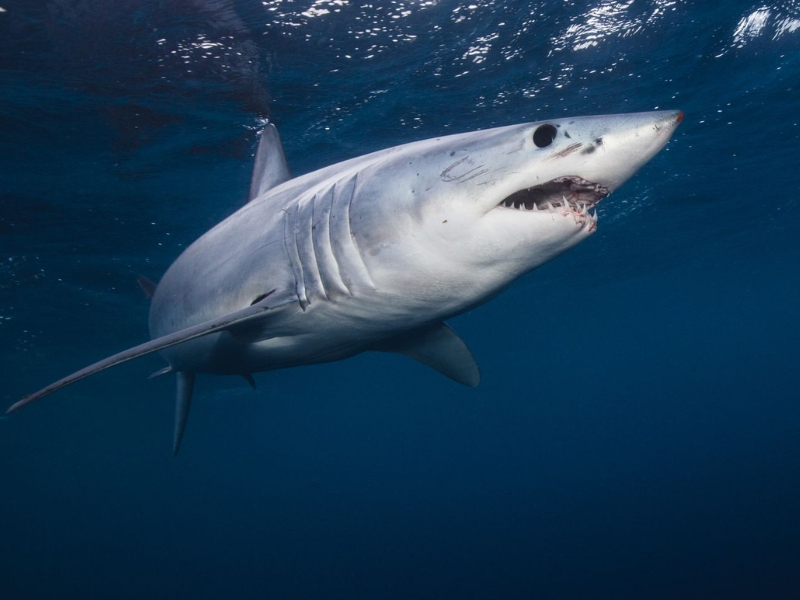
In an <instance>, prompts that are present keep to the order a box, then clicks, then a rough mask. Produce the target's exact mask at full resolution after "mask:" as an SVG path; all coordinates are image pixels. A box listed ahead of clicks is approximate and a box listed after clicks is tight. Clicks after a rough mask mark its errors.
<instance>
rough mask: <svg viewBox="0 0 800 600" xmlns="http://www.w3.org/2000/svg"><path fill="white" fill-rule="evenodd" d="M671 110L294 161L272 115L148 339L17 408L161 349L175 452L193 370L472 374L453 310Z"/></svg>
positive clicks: (566, 245)
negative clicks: (331, 365) (397, 358)
mask: <svg viewBox="0 0 800 600" xmlns="http://www.w3.org/2000/svg"><path fill="white" fill-rule="evenodd" d="M682 119H683V113H682V112H681V111H677V110H675V111H654V112H644V113H632V114H618V115H602V116H587V117H574V118H557V119H551V120H546V121H539V122H534V123H523V124H517V125H511V126H505V127H498V128H492V129H486V130H479V131H473V132H469V133H461V134H454V135H447V136H443V137H437V138H433V139H428V140H422V141H416V142H411V143H407V144H403V145H400V146H395V147H391V148H388V149H385V150H380V151H377V152H373V153H370V154H366V155H364V156H360V157H357V158H352V159H349V160H345V161H343V162H339V163H336V164H333V165H330V166H327V167H324V168H321V169H319V170H317V171H313V172H311V173H307V174H305V175H302V176H298V177H292V176H291V172H290V170H289V167H288V165H287V161H286V158H285V154H284V149H283V144H282V142H281V139H280V136H279V134H278V131H277V129H276V128H275V126H274V125H273V124H268V125H267V126H266V127H265V128H264V130H263V131H262V133H261V136H260V140H259V143H258V147H257V150H256V155H255V166H254V169H253V175H252V179H251V185H250V194H249V201H248V202H247V204H245V205H244V206H243V207H242V208H240V209H239V210H238V211H236V212H234V213H233V214H232V215H231V216H229V217H228V218H226V219H225V220H223V221H222V222H220V223H219V224H217V225H216V226H215V227H213V228H212V229H211V230H209V231H208V232H207V233H205V234H204V235H203V236H202V237H200V238H199V239H198V240H196V241H195V242H194V243H193V244H191V245H190V246H188V247H187V248H186V250H185V251H184V252H183V253H182V254H181V255H180V256H179V257H178V258H177V259H176V260H175V262H174V263H173V264H172V265H171V266H170V267H169V268H168V269H167V271H166V273H165V274H164V275H163V277H162V278H161V280H160V281H159V282H158V284H156V283H154V282H152V281H150V280H148V279H145V278H143V277H140V278H139V282H140V285H141V287H142V289H143V290H144V291H145V293H146V294H147V295H148V296H149V297H150V298H151V304H150V315H149V328H150V334H151V340H150V341H148V342H145V343H143V344H140V345H138V346H135V347H132V348H129V349H127V350H124V351H122V352H119V353H118V354H115V355H113V356H110V357H107V358H105V359H103V360H100V361H98V362H96V363H94V364H91V365H89V366H87V367H85V368H83V369H81V370H79V371H76V372H75V373H72V374H70V375H68V376H66V377H64V378H63V379H60V380H58V381H56V382H54V383H52V384H50V385H48V386H47V387H44V388H42V389H41V390H39V391H38V392H35V393H33V394H29V395H26V396H24V397H23V398H22V399H21V400H20V401H18V402H17V403H15V404H13V405H12V406H11V407H10V408H9V409H8V411H7V412H9V413H10V412H13V411H15V410H17V409H19V408H20V407H22V406H24V405H26V404H29V403H31V402H33V401H35V400H38V399H39V398H42V397H43V396H46V395H48V394H50V393H52V392H55V391H56V390H59V389H61V388H63V387H65V386H67V385H70V384H72V383H75V382H76V381H79V380H81V379H83V378H85V377H88V376H90V375H93V374H95V373H98V372H100V371H103V370H105V369H107V368H109V367H112V366H114V365H118V364H120V363H123V362H126V361H129V360H132V359H134V358H137V357H140V356H144V355H146V354H150V353H153V352H158V353H160V355H161V356H162V357H163V358H164V359H165V361H166V363H167V365H166V366H165V367H164V368H163V369H161V370H159V371H156V373H154V374H153V375H151V377H153V376H161V375H167V374H172V375H174V376H175V378H176V381H177V391H176V403H175V425H174V431H173V453H174V454H177V452H178V449H179V447H180V445H181V440H182V438H183V434H184V430H185V426H186V422H187V418H188V415H189V409H190V406H191V402H192V397H193V390H194V383H195V377H196V374H198V373H211V374H217V375H236V376H241V377H244V378H245V379H246V380H247V381H248V382H249V383H250V384H251V385H252V386H254V387H255V380H254V378H253V373H258V372H262V371H270V370H274V369H282V368H287V367H294V366H300V365H311V364H315V363H323V362H330V361H337V360H341V359H346V358H348V357H352V356H354V355H357V354H359V353H362V352H368V351H374V352H390V353H396V354H401V355H405V356H408V357H411V358H413V359H415V360H417V361H419V362H421V363H423V364H425V365H427V366H429V367H431V368H433V369H435V370H437V371H439V372H440V373H442V374H444V375H446V376H447V377H450V378H451V379H453V380H455V381H456V382H458V383H460V384H463V385H466V386H469V387H474V386H477V385H478V383H479V381H480V371H479V368H478V365H477V363H476V361H475V359H474V357H473V355H472V353H471V352H470V350H469V348H468V347H467V345H466V344H465V343H464V341H463V340H462V339H461V338H460V337H459V336H458V335H457V334H456V333H455V332H454V331H453V330H452V329H451V328H450V327H449V326H448V325H447V323H446V321H447V320H448V319H450V318H452V317H454V316H456V315H459V314H461V313H464V312H466V311H469V310H470V309H472V308H474V307H476V306H479V305H481V304H483V303H485V302H487V301H488V300H490V299H491V298H493V297H494V296H496V295H498V294H499V293H500V292H502V291H503V290H504V289H506V288H507V287H508V286H509V285H511V284H512V283H513V282H514V281H516V280H517V279H519V278H520V277H522V276H523V275H525V274H527V273H529V272H530V271H532V270H533V269H535V268H536V267H538V266H539V265H541V264H543V263H545V262H547V261H549V260H551V259H553V258H555V257H556V256H558V255H559V254H561V253H563V252H565V251H566V250H568V249H570V248H572V247H573V246H575V245H576V244H578V243H580V242H581V241H583V240H585V239H586V238H588V237H589V236H590V235H592V233H594V231H595V230H596V229H597V223H598V217H597V211H596V206H597V205H598V203H599V202H600V201H602V200H603V199H605V198H606V197H608V196H609V195H610V194H611V193H612V192H614V191H615V190H617V189H618V188H619V187H620V186H621V185H622V184H623V183H624V182H625V181H627V180H628V179H629V178H630V177H631V176H633V175H634V174H635V173H636V172H637V171H638V170H639V169H640V168H641V167H642V166H643V165H644V164H645V163H647V162H648V161H649V160H650V159H652V158H653V157H654V156H655V155H656V154H657V153H658V152H659V151H660V150H661V149H662V148H663V147H664V146H665V145H666V144H667V142H668V140H669V139H670V137H671V136H672V134H673V132H674V131H675V129H676V127H677V126H678V124H679V123H680V122H681V120H682Z"/></svg>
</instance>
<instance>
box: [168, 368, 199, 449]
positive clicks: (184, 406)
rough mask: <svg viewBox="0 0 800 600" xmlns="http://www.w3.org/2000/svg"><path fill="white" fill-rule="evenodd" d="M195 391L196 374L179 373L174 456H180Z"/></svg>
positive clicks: (173, 441) (189, 372)
mask: <svg viewBox="0 0 800 600" xmlns="http://www.w3.org/2000/svg"><path fill="white" fill-rule="evenodd" d="M193 390H194V373H192V372H191V371H178V386H177V393H176V396H175V434H174V436H173V438H172V455H173V456H177V455H178V449H179V448H180V447H181V439H183V432H184V430H185V429H186V419H188V418H189V407H190V406H191V405H192V391H193Z"/></svg>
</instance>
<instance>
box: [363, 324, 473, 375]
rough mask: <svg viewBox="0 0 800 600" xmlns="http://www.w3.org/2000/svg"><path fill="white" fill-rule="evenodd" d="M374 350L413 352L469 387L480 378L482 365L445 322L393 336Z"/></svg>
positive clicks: (416, 356)
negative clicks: (479, 366)
mask: <svg viewBox="0 0 800 600" xmlns="http://www.w3.org/2000/svg"><path fill="white" fill-rule="evenodd" d="M373 350H377V351H378V352H397V353H398V354H404V355H406V356H410V357H411V358H414V359H416V360H418V361H419V362H421V363H423V364H426V365H428V366H429V367H431V368H433V369H436V370H437V371H439V372H440V373H441V374H442V375H447V376H448V377H449V378H450V379H453V380H454V381H457V382H458V383H462V384H464V385H467V386H469V387H475V386H477V385H478V383H480V380H481V373H480V369H479V368H478V364H477V363H476V362H475V358H474V357H473V356H472V352H470V351H469V348H467V345H466V344H465V343H464V340H462V339H461V338H460V337H458V334H456V332H455V331H453V330H452V329H450V327H449V326H448V325H447V324H446V323H444V322H442V323H436V324H435V325H431V326H429V327H425V328H423V329H415V330H413V331H410V332H408V333H404V334H403V335H401V336H398V337H394V338H391V339H389V340H386V341H384V342H381V343H380V344H378V345H377V346H376V347H374V348H373Z"/></svg>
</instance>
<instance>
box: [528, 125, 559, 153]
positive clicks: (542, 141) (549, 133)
mask: <svg viewBox="0 0 800 600" xmlns="http://www.w3.org/2000/svg"><path fill="white" fill-rule="evenodd" d="M557 133H558V131H556V128H555V127H553V126H552V125H539V127H537V128H536V131H534V132H533V143H534V144H536V147H537V148H547V147H548V146H549V145H550V144H552V143H553V140H554V139H556V134H557Z"/></svg>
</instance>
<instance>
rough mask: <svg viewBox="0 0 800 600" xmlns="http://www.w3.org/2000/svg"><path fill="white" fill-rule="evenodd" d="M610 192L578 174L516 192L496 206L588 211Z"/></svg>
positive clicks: (520, 208) (536, 209) (574, 211)
mask: <svg viewBox="0 0 800 600" xmlns="http://www.w3.org/2000/svg"><path fill="white" fill-rule="evenodd" d="M610 193H611V192H610V191H609V190H608V188H606V187H604V186H602V185H600V184H599V183H593V182H591V181H587V180H585V179H581V178H580V177H575V176H569V177H558V178H556V179H553V180H551V181H548V182H546V183H543V184H541V185H537V186H533V187H529V188H526V189H524V190H520V191H518V192H515V193H513V194H511V195H510V196H508V197H507V198H505V199H504V200H502V201H501V202H500V203H499V204H498V206H499V207H504V208H513V209H516V210H522V211H545V212H562V213H563V212H565V211H568V212H572V213H577V214H586V215H588V214H590V213H589V211H590V210H591V209H592V208H594V207H595V206H596V205H597V203H598V202H600V201H601V200H602V199H603V198H605V197H606V196H608V195H609V194H610Z"/></svg>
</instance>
